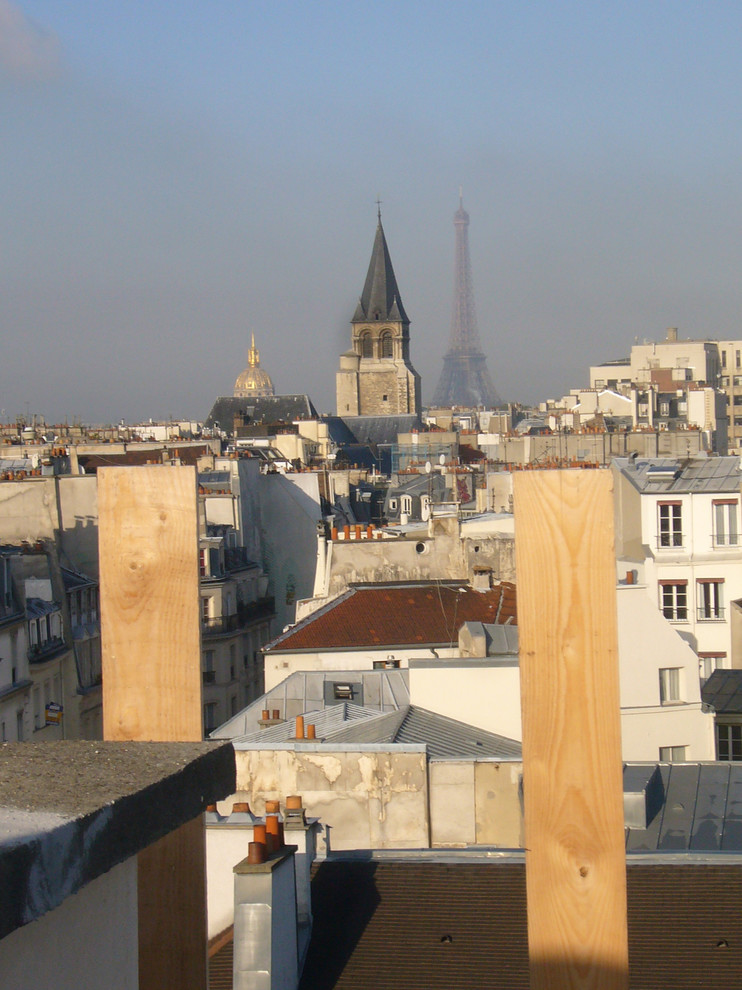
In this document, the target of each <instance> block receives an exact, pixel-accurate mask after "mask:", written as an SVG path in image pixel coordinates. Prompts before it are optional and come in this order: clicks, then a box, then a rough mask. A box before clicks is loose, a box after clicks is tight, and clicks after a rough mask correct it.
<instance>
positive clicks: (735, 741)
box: [716, 722, 742, 761]
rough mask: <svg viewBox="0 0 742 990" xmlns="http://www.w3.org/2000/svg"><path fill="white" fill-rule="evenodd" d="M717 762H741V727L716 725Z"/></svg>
mask: <svg viewBox="0 0 742 990" xmlns="http://www.w3.org/2000/svg"><path fill="white" fill-rule="evenodd" d="M716 758H717V760H735V761H737V760H742V725H724V724H723V723H722V724H719V723H718V722H717V723H716Z"/></svg>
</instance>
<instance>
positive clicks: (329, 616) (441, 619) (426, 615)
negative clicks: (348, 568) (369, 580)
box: [265, 581, 517, 653]
mask: <svg viewBox="0 0 742 990" xmlns="http://www.w3.org/2000/svg"><path fill="white" fill-rule="evenodd" d="M465 622H483V623H486V624H490V623H492V624H498V623H500V624H505V623H513V624H514V623H516V622H517V613H516V597H515V585H514V584H512V583H511V582H508V581H503V582H501V583H500V584H498V585H496V586H495V587H494V588H491V589H489V590H488V591H474V590H473V589H472V588H470V587H468V586H466V585H465V584H464V583H463V582H461V583H458V582H457V583H454V584H440V583H437V582H432V583H421V584H413V585H409V584H399V585H381V584H376V585H369V586H358V587H353V588H350V589H348V591H346V592H344V593H343V594H342V595H340V596H338V598H335V599H334V600H333V601H331V602H330V603H329V604H327V605H325V606H324V607H323V608H321V609H318V611H316V612H313V613H312V614H311V615H309V616H307V618H306V619H304V620H302V621H301V622H299V623H297V625H295V626H293V627H292V628H291V629H289V630H288V632H285V633H283V634H282V635H281V636H278V637H277V638H276V639H274V640H273V642H272V643H270V644H268V646H267V647H266V648H265V652H266V653H280V652H283V651H295V650H297V651H298V650H319V649H353V648H359V647H360V648H363V647H366V648H374V647H379V648H381V647H385V646H386V647H391V646H423V645H442V644H445V645H450V644H453V643H456V642H457V639H458V632H459V629H460V628H461V626H462V625H463V624H464V623H465Z"/></svg>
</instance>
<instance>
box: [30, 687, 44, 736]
mask: <svg viewBox="0 0 742 990" xmlns="http://www.w3.org/2000/svg"><path fill="white" fill-rule="evenodd" d="M43 726H44V722H43V721H42V718H41V688H40V687H35V688H34V689H33V727H34V729H41V728H43Z"/></svg>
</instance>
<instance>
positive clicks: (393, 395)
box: [336, 200, 420, 416]
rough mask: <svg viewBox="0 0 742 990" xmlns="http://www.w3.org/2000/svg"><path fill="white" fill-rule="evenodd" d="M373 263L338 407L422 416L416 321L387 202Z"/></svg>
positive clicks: (343, 367) (348, 411) (344, 359)
mask: <svg viewBox="0 0 742 990" xmlns="http://www.w3.org/2000/svg"><path fill="white" fill-rule="evenodd" d="M376 214H377V227H376V236H375V238H374V247H373V251H372V252H371V263H370V264H369V266H368V274H367V275H366V281H365V283H364V286H363V292H362V293H361V298H360V299H359V301H358V306H357V307H356V311H355V315H354V316H353V319H352V320H351V325H352V334H351V342H352V349H351V350H350V351H347V352H346V353H345V354H342V355H341V356H340V370H339V371H338V374H337V379H336V382H337V408H338V414H339V415H341V416H343V415H347V416H409V415H416V416H419V415H420V376H419V375H418V373H417V372H416V371H415V369H414V368H413V367H412V363H411V361H410V321H409V319H408V317H407V313H405V310H404V306H403V305H402V299H401V297H400V294H399V286H398V285H397V279H396V277H395V275H394V268H393V267H392V259H391V258H390V256H389V248H388V247H387V243H386V237H385V236H384V228H383V227H382V225H381V203H380V201H378V200H377V211H376Z"/></svg>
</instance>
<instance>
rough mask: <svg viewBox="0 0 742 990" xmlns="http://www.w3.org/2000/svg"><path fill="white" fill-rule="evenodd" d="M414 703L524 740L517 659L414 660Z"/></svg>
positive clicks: (411, 689) (411, 663)
mask: <svg viewBox="0 0 742 990" xmlns="http://www.w3.org/2000/svg"><path fill="white" fill-rule="evenodd" d="M410 703H411V704H413V705H419V706H420V707H421V708H427V709H428V711H431V712H437V713H438V714H439V715H447V716H448V718H455V719H457V720H458V721H459V722H467V723H469V724H470V725H475V726H477V727H478V728H480V729H485V730H486V731H487V732H496V733H498V734H499V735H501V736H506V737H507V738H508V739H522V738H523V732H522V728H521V718H520V671H519V668H518V660H517V658H515V657H514V658H511V659H508V660H499V659H494V658H490V659H487V660H460V659H457V660H448V661H446V662H444V663H439V662H438V661H436V660H411V661H410Z"/></svg>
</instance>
